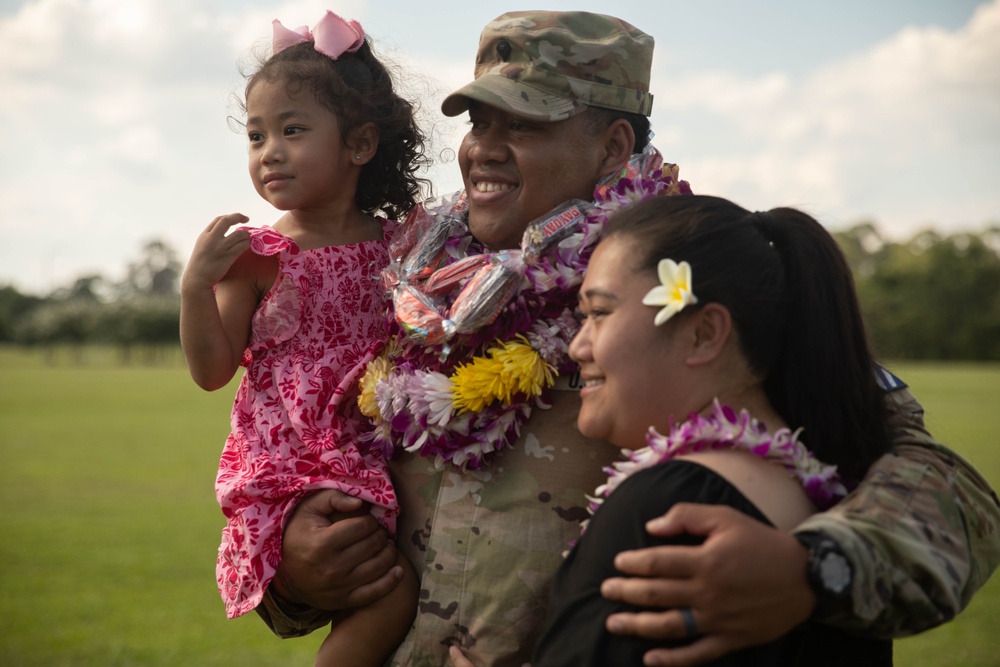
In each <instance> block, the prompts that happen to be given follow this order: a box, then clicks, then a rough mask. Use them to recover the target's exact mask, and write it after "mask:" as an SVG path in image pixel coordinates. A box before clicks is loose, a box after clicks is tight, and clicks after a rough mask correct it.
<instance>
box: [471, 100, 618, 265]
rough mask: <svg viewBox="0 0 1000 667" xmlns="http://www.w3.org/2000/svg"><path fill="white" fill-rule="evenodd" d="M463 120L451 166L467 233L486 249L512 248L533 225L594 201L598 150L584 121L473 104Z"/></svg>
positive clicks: (601, 150)
mask: <svg viewBox="0 0 1000 667" xmlns="http://www.w3.org/2000/svg"><path fill="white" fill-rule="evenodd" d="M469 120H470V123H471V128H470V129H469V132H468V133H467V134H466V135H465V138H464V139H463V140H462V145H461V147H460V148H459V152H458V163H459V167H460V168H461V170H462V178H463V180H464V181H465V190H466V192H467V193H468V196H469V228H470V229H471V231H472V233H473V235H474V236H475V237H476V238H477V239H479V240H480V241H482V242H483V243H485V244H486V245H487V246H489V247H490V248H492V249H494V250H501V249H505V248H516V247H517V246H518V245H519V244H520V242H521V236H522V234H523V233H524V230H525V228H526V227H527V225H528V223H529V222H531V221H532V220H534V219H535V218H538V217H539V216H541V215H543V214H545V213H547V212H549V211H550V210H552V209H553V208H555V207H556V206H557V205H559V204H561V203H563V202H565V201H567V200H569V199H573V198H579V199H584V200H587V201H589V200H590V199H591V198H592V197H593V191H594V186H595V185H596V184H597V181H598V180H599V179H600V177H601V176H602V175H603V173H602V160H603V159H604V148H603V145H602V139H601V137H599V136H598V135H595V134H594V132H593V131H592V129H591V128H590V127H589V126H588V125H587V121H586V119H585V117H584V115H583V114H581V115H577V116H574V117H572V118H570V119H568V120H563V121H558V122H555V123H548V122H540V121H537V120H531V119H529V118H524V117H520V116H515V115H513V114H511V113H508V112H505V111H502V110H500V109H497V108H495V107H490V106H486V105H484V104H479V103H473V104H472V105H471V106H470V108H469Z"/></svg>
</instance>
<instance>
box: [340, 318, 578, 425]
mask: <svg viewBox="0 0 1000 667" xmlns="http://www.w3.org/2000/svg"><path fill="white" fill-rule="evenodd" d="M391 356H392V352H391V351H387V352H386V353H383V354H382V355H381V356H379V357H377V358H375V359H374V360H372V361H371V362H370V363H369V364H368V368H367V369H366V370H365V374H364V376H362V378H361V381H360V390H361V391H360V396H359V397H358V405H359V406H360V408H361V412H362V414H364V415H365V416H366V417H368V418H370V419H373V420H376V421H380V420H381V419H382V415H381V413H380V411H379V407H378V400H377V398H376V395H375V388H376V386H377V385H378V383H379V382H380V381H382V380H386V379H388V378H389V376H390V375H391V374H392V372H393V370H394V368H395V364H394V363H393V362H392V361H391V359H390V357H391ZM556 375H558V373H557V372H556V370H555V368H554V367H553V366H552V365H551V364H549V363H547V362H546V361H545V360H544V359H542V357H541V355H540V354H538V352H536V351H535V349H534V348H532V347H531V344H530V343H529V342H528V339H527V338H525V337H524V336H523V335H520V334H518V335H517V336H515V337H514V338H513V339H511V340H509V341H506V342H504V341H497V343H496V344H495V345H493V346H492V347H490V348H489V349H487V350H486V355H485V356H481V357H473V358H472V359H471V360H470V361H468V362H467V363H464V364H461V365H459V366H458V367H457V368H456V369H455V370H454V371H453V372H452V374H451V376H450V378H449V379H450V381H451V395H452V407H453V414H456V415H459V414H462V413H463V412H481V411H482V410H483V409H484V408H485V407H486V406H487V405H490V404H492V403H494V402H496V401H502V402H503V403H505V404H509V403H510V402H511V400H512V399H513V397H514V396H515V395H517V394H524V395H527V396H540V395H541V393H542V391H543V390H544V389H546V388H548V387H551V386H553V385H554V384H555V377H556Z"/></svg>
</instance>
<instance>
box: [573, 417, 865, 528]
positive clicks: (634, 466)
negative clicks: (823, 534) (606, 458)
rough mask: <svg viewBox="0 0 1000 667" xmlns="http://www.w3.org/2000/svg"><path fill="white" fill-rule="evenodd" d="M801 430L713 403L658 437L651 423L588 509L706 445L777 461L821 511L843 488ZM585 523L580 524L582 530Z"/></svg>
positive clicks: (834, 471) (833, 468) (841, 494)
mask: <svg viewBox="0 0 1000 667" xmlns="http://www.w3.org/2000/svg"><path fill="white" fill-rule="evenodd" d="M801 432H802V429H798V430H796V431H795V432H794V433H793V432H792V431H791V430H790V429H787V428H783V429H779V430H778V431H775V432H774V433H770V432H769V431H768V430H767V427H766V426H765V425H764V424H763V423H762V422H760V421H758V420H756V419H754V418H753V417H751V416H750V413H749V412H747V411H746V410H741V411H740V413H739V414H737V413H736V411H735V410H733V409H732V408H730V407H728V406H723V405H720V404H719V402H718V400H716V401H715V402H714V405H713V409H712V412H711V413H710V414H708V415H707V416H705V417H702V416H700V415H698V414H692V415H691V416H690V417H688V419H687V421H685V422H683V423H681V424H676V425H673V426H672V427H671V428H670V433H669V434H668V435H662V434H660V433H658V432H657V431H656V429H654V428H653V427H650V429H649V433H647V434H646V446H645V447H643V448H642V449H637V450H635V451H632V450H628V449H626V450H623V451H622V454H623V455H624V457H625V460H623V461H617V462H615V463H613V464H611V465H610V466H608V467H607V468H605V469H604V472H606V473H608V481H607V482H605V483H604V484H602V485H601V486H599V487H597V489H596V490H595V491H594V496H593V497H591V496H588V497H587V499H588V500H589V501H590V504H589V506H588V508H587V509H588V510H589V511H590V513H591V514H594V512H596V511H597V509H598V508H599V507H600V506H601V504H602V503H603V502H604V499H605V498H607V497H608V496H610V495H611V493H612V491H614V490H615V489H617V488H618V487H619V486H620V485H621V483H622V482H624V481H625V480H626V479H628V478H629V477H631V476H632V475H634V474H635V473H637V472H639V471H640V470H644V469H645V468H651V467H653V466H655V465H657V464H660V463H664V462H666V461H669V460H671V459H673V458H675V457H677V456H681V455H683V454H690V453H692V452H700V451H704V450H710V449H742V450H745V451H748V452H750V453H752V454H756V455H757V456H761V457H763V458H765V459H770V460H772V461H775V462H777V463H780V464H781V465H782V466H784V468H785V469H786V470H788V472H789V473H791V475H792V476H793V477H795V478H796V479H797V480H798V481H799V483H800V484H801V485H802V488H803V490H804V491H805V492H806V495H807V496H809V499H810V500H812V501H813V503H815V504H816V506H817V507H819V508H820V509H821V510H825V509H828V508H830V507H832V506H833V505H835V504H836V503H837V502H838V501H839V500H840V499H841V498H843V497H844V496H846V495H847V488H846V487H845V486H844V484H843V482H842V481H841V478H840V474H839V473H838V472H837V466H833V465H827V464H825V463H823V462H821V461H819V460H817V459H816V457H815V456H813V454H812V452H810V451H809V450H808V449H806V448H805V446H804V445H803V444H802V443H801V442H799V434H800V433H801ZM588 522H589V520H588V521H585V522H583V525H582V530H586V525H587V523H588Z"/></svg>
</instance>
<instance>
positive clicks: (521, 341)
mask: <svg viewBox="0 0 1000 667" xmlns="http://www.w3.org/2000/svg"><path fill="white" fill-rule="evenodd" d="M486 354H487V355H488V356H485V357H474V358H473V359H472V361H470V362H469V363H467V364H462V365H461V366H459V367H458V368H456V369H455V372H454V373H452V376H451V382H452V386H453V390H452V393H453V395H454V397H455V399H454V401H455V412H456V414H461V413H463V412H480V411H482V409H483V408H484V407H486V406H487V405H489V404H490V403H493V402H494V401H502V402H504V403H510V401H511V399H512V398H513V397H514V395H515V394H526V395H527V396H538V395H540V394H541V393H542V390H543V389H545V388H547V387H551V386H552V385H553V384H555V375H556V373H555V369H554V368H553V367H552V366H550V365H549V364H547V363H545V361H544V360H543V359H542V357H541V355H539V354H538V353H537V352H535V350H534V348H532V347H531V344H530V343H528V339H527V338H525V337H524V336H522V335H517V336H515V337H514V338H513V339H512V340H509V341H506V342H501V343H500V344H499V345H494V346H493V347H491V348H489V349H488V350H487V351H486Z"/></svg>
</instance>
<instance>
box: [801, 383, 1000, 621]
mask: <svg viewBox="0 0 1000 667" xmlns="http://www.w3.org/2000/svg"><path fill="white" fill-rule="evenodd" d="M887 396H888V401H889V404H890V407H891V409H892V412H893V415H892V427H893V439H894V444H895V452H894V453H893V454H889V455H886V456H884V457H882V458H881V459H880V460H879V461H878V462H876V464H875V465H873V466H872V468H871V469H870V470H869V472H868V475H867V476H866V477H865V479H864V481H863V482H862V483H861V484H860V485H859V486H858V488H857V489H856V490H855V491H854V492H853V493H852V494H851V495H849V496H848V497H847V498H846V499H845V500H844V501H843V502H841V503H840V504H839V505H837V506H836V507H834V508H832V509H831V510H829V511H827V512H824V513H821V514H816V515H814V516H812V517H810V518H809V519H808V520H807V521H806V522H805V523H803V524H802V525H801V526H799V527H798V528H796V530H795V532H796V533H799V532H807V531H809V532H820V533H823V534H824V535H826V536H827V537H830V538H832V539H834V540H836V541H837V542H838V543H839V545H840V547H841V549H842V550H843V551H844V553H845V554H847V556H848V557H849V558H850V560H851V562H852V564H853V565H854V583H853V586H852V590H851V596H850V598H849V599H847V600H846V601H845V603H844V604H843V606H842V607H840V608H831V609H822V610H818V611H817V614H816V615H815V618H816V620H818V621H820V622H822V623H826V624H828V625H832V626H836V627H840V628H843V629H845V630H851V631H855V632H858V633H861V634H864V635H868V636H872V637H882V638H888V637H903V636H907V635H911V634H916V633H918V632H922V631H924V630H928V629H930V628H933V627H935V626H937V625H940V624H941V623H944V622H946V621H948V620H950V619H951V618H953V617H954V616H955V615H956V614H958V612H960V611H961V610H962V609H964V608H965V607H966V605H967V604H968V603H969V600H971V599H972V596H973V594H974V593H975V592H976V591H977V590H979V588H980V587H981V586H982V585H983V584H984V583H986V580H987V579H989V577H990V574H992V572H993V570H994V569H995V568H996V567H997V564H998V562H1000V536H998V526H1000V501H998V500H997V496H996V494H995V493H994V492H993V490H992V489H991V488H990V486H989V484H988V483H987V482H986V480H985V479H983V477H982V476H981V475H980V474H979V473H978V472H977V471H976V470H975V469H974V468H973V467H972V466H971V465H969V463H968V462H966V461H965V460H964V459H962V457H960V456H959V455H957V454H955V453H954V452H952V451H951V450H949V449H948V448H946V447H944V446H943V445H941V444H939V443H937V442H935V441H934V439H933V438H932V437H931V435H930V434H929V433H928V432H927V430H926V429H925V427H924V423H923V409H922V408H921V406H920V404H919V403H918V402H917V401H916V399H915V398H914V397H913V395H912V394H910V392H909V391H907V390H906V389H898V390H896V391H893V392H890V393H889V394H887Z"/></svg>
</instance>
